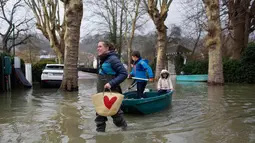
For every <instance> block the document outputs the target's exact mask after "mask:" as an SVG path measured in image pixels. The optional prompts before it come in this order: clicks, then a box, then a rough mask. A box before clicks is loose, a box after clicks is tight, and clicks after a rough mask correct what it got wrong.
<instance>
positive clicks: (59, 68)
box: [45, 65, 64, 70]
mask: <svg viewBox="0 0 255 143" xmlns="http://www.w3.org/2000/svg"><path fill="white" fill-rule="evenodd" d="M45 69H51V70H62V69H64V66H57V65H48V66H46V67H45Z"/></svg>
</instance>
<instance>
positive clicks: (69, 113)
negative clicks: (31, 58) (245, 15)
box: [0, 79, 255, 143]
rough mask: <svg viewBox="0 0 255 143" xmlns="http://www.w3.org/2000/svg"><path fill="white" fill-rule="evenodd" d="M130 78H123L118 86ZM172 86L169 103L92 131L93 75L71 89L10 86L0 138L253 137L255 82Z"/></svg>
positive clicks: (153, 142) (148, 140)
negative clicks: (122, 123) (121, 123)
mask: <svg viewBox="0 0 255 143" xmlns="http://www.w3.org/2000/svg"><path fill="white" fill-rule="evenodd" d="M131 82H132V81H131V80H129V81H126V82H125V83H123V84H122V87H123V90H125V89H126V88H127V87H128V86H129V84H130V83H131ZM155 86H156V83H154V84H153V83H151V84H149V85H148V87H150V88H155ZM174 87H175V89H176V91H175V93H174V95H173V102H172V106H171V107H169V108H168V109H166V110H164V111H162V112H159V113H155V114H151V115H147V116H134V115H125V118H126V120H127V122H128V125H129V127H128V131H125V132H123V131H121V130H120V129H119V128H117V127H115V126H114V124H113V123H112V119H111V118H109V121H108V122H107V128H106V130H107V132H106V133H97V132H96V131H95V123H94V118H95V110H94V107H93V104H92V102H91V95H92V94H94V93H96V80H95V79H87V80H80V81H79V89H80V90H79V92H76V93H75V92H74V93H64V92H59V91H58V90H57V89H41V88H40V87H39V86H34V88H33V89H32V90H14V91H13V92H12V93H11V94H10V93H7V94H4V95H1V96H0V108H1V110H0V142H29V143H30V142H47V143H48V142H54V143H55V142H70V143H79V142H82V143H85V142H86V143H115V142H117V143H119V142H123V143H159V142H160V143H168V142H182V143H186V142H187V143H197V142H205V143H207V142H208V143H211V142H231V143H239V142H255V137H254V132H255V96H254V88H255V85H236V84H227V85H225V86H216V87H215V86H207V84H206V83H192V82H177V83H175V82H174Z"/></svg>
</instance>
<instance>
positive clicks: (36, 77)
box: [32, 59, 56, 82]
mask: <svg viewBox="0 0 255 143" xmlns="http://www.w3.org/2000/svg"><path fill="white" fill-rule="evenodd" d="M55 63H56V62H55V60H54V59H43V60H40V61H39V62H38V63H36V64H34V65H33V66H32V75H33V82H40V81H41V74H42V71H43V69H44V67H45V66H46V64H55Z"/></svg>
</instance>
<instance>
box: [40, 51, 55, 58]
mask: <svg viewBox="0 0 255 143" xmlns="http://www.w3.org/2000/svg"><path fill="white" fill-rule="evenodd" d="M54 58H57V56H56V54H55V53H52V52H48V51H46V50H41V51H40V59H54Z"/></svg>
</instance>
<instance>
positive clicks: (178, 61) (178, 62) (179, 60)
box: [174, 55, 185, 74]
mask: <svg viewBox="0 0 255 143" xmlns="http://www.w3.org/2000/svg"><path fill="white" fill-rule="evenodd" d="M183 62H184V58H183V57H182V56H181V55H177V56H176V57H175V59H174V65H175V72H176V74H180V73H181V71H183V68H184V67H185V66H184V64H183Z"/></svg>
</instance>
